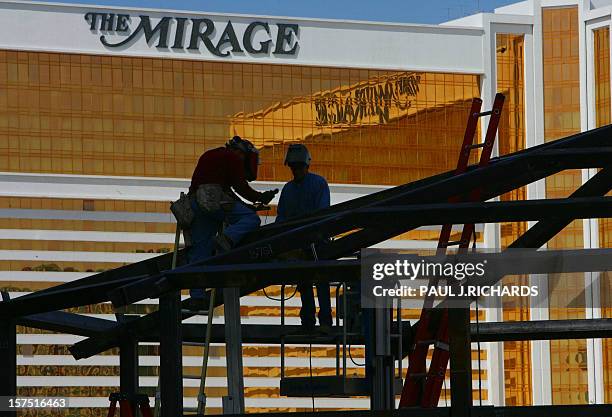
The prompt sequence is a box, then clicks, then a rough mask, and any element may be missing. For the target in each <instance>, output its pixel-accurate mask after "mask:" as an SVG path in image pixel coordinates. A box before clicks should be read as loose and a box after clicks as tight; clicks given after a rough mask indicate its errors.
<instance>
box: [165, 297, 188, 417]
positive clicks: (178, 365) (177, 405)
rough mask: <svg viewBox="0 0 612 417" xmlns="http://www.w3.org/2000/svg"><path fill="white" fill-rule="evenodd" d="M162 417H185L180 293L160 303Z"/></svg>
mask: <svg viewBox="0 0 612 417" xmlns="http://www.w3.org/2000/svg"><path fill="white" fill-rule="evenodd" d="M159 313H160V314H159V316H160V322H159V329H160V355H159V360H160V373H159V377H160V386H161V389H160V391H161V417H176V416H179V415H182V414H183V384H182V381H183V352H182V347H183V345H182V336H181V318H182V316H181V292H180V291H172V292H169V293H167V294H164V295H163V296H162V297H161V298H160V299H159Z"/></svg>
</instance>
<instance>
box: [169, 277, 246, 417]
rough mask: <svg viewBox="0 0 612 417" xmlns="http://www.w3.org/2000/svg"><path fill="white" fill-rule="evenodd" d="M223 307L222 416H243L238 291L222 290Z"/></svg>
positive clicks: (232, 289)
mask: <svg viewBox="0 0 612 417" xmlns="http://www.w3.org/2000/svg"><path fill="white" fill-rule="evenodd" d="M223 305H224V315H225V356H226V359H227V390H228V396H227V397H225V398H224V399H223V400H224V401H223V414H244V378H243V373H242V372H243V371H242V331H241V328H240V289H239V288H224V289H223ZM164 417H165V416H164Z"/></svg>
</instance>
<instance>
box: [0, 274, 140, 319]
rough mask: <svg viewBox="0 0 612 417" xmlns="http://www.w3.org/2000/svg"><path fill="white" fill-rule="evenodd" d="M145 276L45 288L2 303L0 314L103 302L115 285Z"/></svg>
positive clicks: (13, 314) (26, 313)
mask: <svg viewBox="0 0 612 417" xmlns="http://www.w3.org/2000/svg"><path fill="white" fill-rule="evenodd" d="M143 277H145V276H144V275H143V276H134V277H127V278H125V277H124V278H119V279H116V280H111V281H108V282H99V283H95V284H81V285H78V286H76V285H75V286H72V287H71V288H64V287H63V286H61V285H59V286H57V287H52V288H51V289H48V290H45V292H44V293H43V292H34V293H31V294H28V295H24V296H21V297H17V298H14V299H12V300H11V301H10V302H8V303H6V305H4V306H2V305H1V304H0V315H10V316H13V317H20V316H24V315H32V314H37V313H44V312H49V311H55V310H62V309H66V308H72V307H78V306H82V305H90V304H97V303H102V302H105V301H108V295H107V293H108V291H110V290H112V289H114V288H115V287H118V286H121V285H126V284H128V283H130V282H134V281H137V280H139V279H142V278H143ZM74 282H79V281H74ZM60 287H61V288H60Z"/></svg>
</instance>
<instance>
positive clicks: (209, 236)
mask: <svg viewBox="0 0 612 417" xmlns="http://www.w3.org/2000/svg"><path fill="white" fill-rule="evenodd" d="M191 207H192V208H193V210H194V212H195V218H194V219H193V223H192V224H191V240H192V246H191V247H190V248H189V252H188V254H187V260H188V262H189V263H193V262H196V261H201V260H203V259H206V258H209V257H211V256H212V255H213V253H214V249H215V241H214V238H215V236H216V234H217V232H218V231H219V230H220V229H221V225H222V224H223V222H225V223H227V225H228V226H227V227H226V228H225V230H224V231H223V233H224V234H225V235H226V236H227V237H229V238H230V239H231V240H232V243H233V244H234V245H236V244H237V243H238V242H240V240H242V238H243V237H244V236H245V235H246V234H247V233H248V232H250V231H252V230H255V229H257V228H258V227H259V225H260V223H261V220H260V219H259V216H258V215H257V213H255V211H253V210H251V209H250V208H248V207H247V206H245V205H244V204H243V203H241V202H239V201H237V202H236V203H235V204H234V207H233V208H232V210H231V211H229V212H225V211H224V210H217V211H214V212H205V211H203V210H202V209H200V207H199V206H198V204H197V202H196V201H195V199H194V200H192V203H191ZM190 294H191V296H192V297H201V296H203V295H204V291H203V290H202V289H194V290H191V291H190Z"/></svg>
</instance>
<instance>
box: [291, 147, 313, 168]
mask: <svg viewBox="0 0 612 417" xmlns="http://www.w3.org/2000/svg"><path fill="white" fill-rule="evenodd" d="M311 160H312V158H311V156H310V152H308V148H307V147H306V146H304V145H302V144H301V143H297V144H294V145H289V148H288V149H287V155H286V156H285V165H291V164H292V163H296V162H297V163H303V164H306V166H310V161H311Z"/></svg>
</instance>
